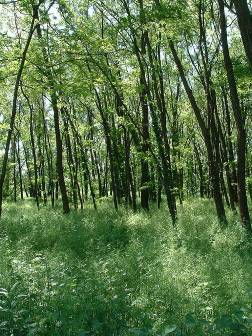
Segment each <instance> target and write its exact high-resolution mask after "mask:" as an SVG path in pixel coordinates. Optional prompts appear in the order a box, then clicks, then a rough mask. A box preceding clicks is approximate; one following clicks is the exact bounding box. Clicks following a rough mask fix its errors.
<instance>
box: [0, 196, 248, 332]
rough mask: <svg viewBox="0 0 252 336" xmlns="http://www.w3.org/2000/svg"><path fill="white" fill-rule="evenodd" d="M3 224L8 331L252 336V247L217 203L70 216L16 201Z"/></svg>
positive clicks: (0, 265)
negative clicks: (220, 218) (172, 213)
mask: <svg viewBox="0 0 252 336" xmlns="http://www.w3.org/2000/svg"><path fill="white" fill-rule="evenodd" d="M4 210H5V211H4V216H3V219H2V220H1V225H0V287H2V289H1V290H0V300H1V302H0V335H3V336H5V335H9V336H10V335H18V336H22V335H36V336H40V335H41V336H42V335H43V336H44V335H48V336H49V335H50V336H65V335H78V336H81V335H89V336H90V335H101V336H106V335H107V336H113V335H120V336H130V335H194V336H201V335H236V336H237V335H248V336H249V335H252V328H251V325H252V324H251V322H252V311H251V305H250V304H251V299H252V298H251V288H252V245H251V243H250V242H249V241H248V240H247V238H246V236H245V234H244V232H243V230H242V229H241V228H240V225H239V224H238V222H237V219H236V218H235V216H233V215H232V214H231V213H229V214H228V216H229V222H230V225H229V227H228V228H227V229H224V230H221V229H220V228H219V225H218V223H217V219H216V216H215V211H214V207H213V205H212V203H211V202H210V201H208V200H198V201H195V200H194V201H193V200H190V202H189V201H188V202H185V203H184V205H183V207H181V208H180V209H179V222H178V225H177V229H174V228H173V227H172V225H171V221H170V219H169V216H168V213H167V210H166V209H165V207H164V209H162V210H160V211H159V210H157V209H152V210H151V211H150V213H149V214H146V213H136V214H134V213H132V212H130V211H128V210H126V209H120V210H119V211H118V212H117V213H116V212H115V211H114V209H113V207H112V204H111V203H109V202H105V201H104V202H101V204H100V205H99V209H98V211H97V212H95V211H94V210H93V209H92V208H91V207H89V206H86V209H85V210H84V211H83V212H79V213H74V212H72V213H71V214H70V215H68V216H64V215H62V214H61V213H60V210H51V209H49V208H42V209H41V210H40V211H37V210H36V208H35V206H34V205H33V203H31V201H26V202H25V203H19V204H17V205H15V204H8V205H6V206H5V209H4Z"/></svg>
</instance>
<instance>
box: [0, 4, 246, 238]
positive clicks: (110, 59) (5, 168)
mask: <svg viewBox="0 0 252 336" xmlns="http://www.w3.org/2000/svg"><path fill="white" fill-rule="evenodd" d="M0 13H1V14H0V16H1V27H0V45H1V47H0V81H1V93H0V113H1V115H0V116H1V124H0V146H1V175H0V213H2V203H3V201H5V200H14V201H16V200H17V199H24V198H27V197H31V198H34V200H35V201H36V204H37V207H38V208H39V207H40V206H41V205H44V204H51V206H52V207H54V206H55V205H56V204H57V203H59V202H62V207H63V212H64V213H65V214H67V213H69V212H70V211H73V209H75V210H78V209H85V203H86V202H87V201H88V200H91V201H92V203H93V206H94V208H97V207H98V206H99V205H98V204H97V200H98V199H100V198H106V197H111V198H112V199H113V203H114V207H115V209H118V207H120V206H126V207H128V208H132V209H133V210H134V211H136V210H137V209H139V208H142V209H144V210H145V211H148V210H149V208H150V205H151V204H152V203H157V205H158V207H160V204H161V202H164V203H167V216H169V217H170V218H171V220H172V223H173V225H174V226H176V222H177V218H178V215H177V205H178V204H183V202H184V200H185V199H188V198H191V197H195V198H196V197H201V198H213V200H214V204H215V208H216V214H217V216H218V220H219V223H220V226H222V227H225V226H226V225H228V220H227V216H226V209H227V208H228V207H229V208H231V209H232V210H233V211H234V212H236V211H237V212H239V215H240V224H241V225H242V226H243V227H244V229H245V230H246V231H247V232H248V234H249V233H251V220H250V214H249V209H248V202H249V198H252V157H251V146H252V142H251V139H252V138H251V136H252V134H251V125H252V117H251V116H252V114H251V107H252V101H251V97H252V93H251V78H252V70H251V69H252V16H251V2H250V1H249V0H234V1H229V0H226V1H225V0H177V1H170V0H94V1H91V0H77V1H75V0H74V1H71V0H68V1H67V0H52V1H47V0H39V1H35V0H17V1H14V0H13V1H12V0H10V1H8V0H6V1H2V2H1V3H0ZM3 211H4V209H3Z"/></svg>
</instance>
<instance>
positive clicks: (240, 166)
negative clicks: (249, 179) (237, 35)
mask: <svg viewBox="0 0 252 336" xmlns="http://www.w3.org/2000/svg"><path fill="white" fill-rule="evenodd" d="M218 3H219V10H220V25H221V42H222V49H223V55H224V63H225V68H226V73H227V78H228V83H229V88H230V95H231V103H232V108H233V113H234V118H235V123H236V129H237V187H238V202H239V210H240V217H241V222H242V224H243V225H244V227H245V228H246V230H247V231H248V232H251V223H250V216H249V210H248V202H247V194H246V131H245V120H244V119H245V117H244V116H243V115H242V110H241V106H240V101H239V96H238V92H237V86H236V81H235V76H234V70H233V65H232V61H231V57H230V54H229V47H228V39H227V28H226V17H225V11H224V2H223V0H218Z"/></svg>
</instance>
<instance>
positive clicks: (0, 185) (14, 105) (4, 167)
mask: <svg viewBox="0 0 252 336" xmlns="http://www.w3.org/2000/svg"><path fill="white" fill-rule="evenodd" d="M36 19H38V6H33V15H32V21H31V24H30V29H29V33H28V37H27V40H26V44H25V47H24V50H23V53H22V57H21V61H20V64H19V68H18V73H17V77H16V82H15V87H14V94H13V101H12V111H11V117H10V124H9V130H8V134H7V139H6V144H5V151H4V157H3V162H2V170H1V175H0V216H1V215H2V204H3V186H4V180H5V176H6V170H7V164H8V156H9V149H10V143H11V137H12V133H13V129H14V125H15V119H16V114H17V99H18V90H19V85H20V81H21V77H22V73H23V70H24V65H25V61H26V55H27V52H28V49H29V46H30V43H31V40H32V36H33V33H34V27H35V21H36Z"/></svg>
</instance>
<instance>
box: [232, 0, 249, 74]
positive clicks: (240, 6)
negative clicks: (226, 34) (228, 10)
mask: <svg viewBox="0 0 252 336" xmlns="http://www.w3.org/2000/svg"><path fill="white" fill-rule="evenodd" d="M234 5H235V10H236V15H237V19H238V24H239V28H240V32H241V37H242V42H243V45H244V49H245V52H246V55H247V58H248V60H249V64H250V68H251V70H252V15H251V13H250V10H249V7H248V3H247V0H234Z"/></svg>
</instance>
